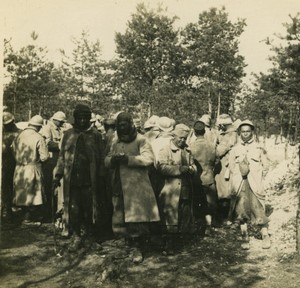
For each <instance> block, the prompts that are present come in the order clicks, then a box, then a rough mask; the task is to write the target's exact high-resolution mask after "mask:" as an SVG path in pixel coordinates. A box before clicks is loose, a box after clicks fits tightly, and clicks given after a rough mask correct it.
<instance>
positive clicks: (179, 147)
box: [157, 124, 197, 254]
mask: <svg viewBox="0 0 300 288" xmlns="http://www.w3.org/2000/svg"><path fill="white" fill-rule="evenodd" d="M189 131H190V129H189V128H188V127H187V126H186V125H184V124H178V125H176V126H175V129H174V131H173V136H174V138H173V139H172V140H170V143H169V145H166V146H164V147H162V149H161V150H160V152H159V156H158V159H157V168H158V170H159V172H160V173H161V174H162V175H163V176H164V178H165V185H164V187H163V189H162V191H161V193H160V194H159V206H160V213H161V220H162V226H163V231H164V232H165V240H166V241H165V250H166V251H165V252H166V253H170V254H171V253H173V248H174V247H173V246H174V237H173V236H174V235H172V234H173V233H189V232H190V228H191V224H192V189H193V183H192V177H191V175H192V174H194V173H195V172H196V169H197V168H196V166H195V164H194V161H193V157H192V155H191V154H190V152H189V151H187V150H186V139H187V136H188V133H189Z"/></svg>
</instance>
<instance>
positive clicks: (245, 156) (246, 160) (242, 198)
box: [229, 120, 271, 249]
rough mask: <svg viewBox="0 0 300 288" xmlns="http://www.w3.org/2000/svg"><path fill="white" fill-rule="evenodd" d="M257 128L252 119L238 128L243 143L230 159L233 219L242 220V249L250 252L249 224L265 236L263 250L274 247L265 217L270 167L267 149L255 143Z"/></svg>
mask: <svg viewBox="0 0 300 288" xmlns="http://www.w3.org/2000/svg"><path fill="white" fill-rule="evenodd" d="M254 130H255V127H254V125H253V123H252V122H251V121H250V120H245V121H242V122H241V123H240V125H239V131H240V141H239V142H238V143H237V144H236V145H235V146H234V147H233V148H232V150H231V153H230V157H229V168H230V172H231V180H230V181H231V187H232V191H231V192H232V194H233V195H234V198H233V199H234V201H232V210H233V216H235V218H236V220H237V221H239V224H240V228H241V232H242V240H243V243H242V248H243V249H249V247H250V246H249V236H248V231H247V224H248V223H250V221H251V223H252V224H256V225H257V226H258V227H259V228H260V233H261V236H262V240H263V241H262V248H264V249H268V248H270V246H271V242H270V237H269V233H268V222H269V219H268V218H267V216H266V214H265V191H264V188H263V187H264V186H263V174H264V173H265V171H266V169H267V168H268V166H269V161H268V157H267V154H266V151H265V150H264V148H263V147H262V146H261V145H260V144H259V143H258V142H257V141H256V139H255V135H254Z"/></svg>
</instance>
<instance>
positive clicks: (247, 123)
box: [239, 119, 255, 129]
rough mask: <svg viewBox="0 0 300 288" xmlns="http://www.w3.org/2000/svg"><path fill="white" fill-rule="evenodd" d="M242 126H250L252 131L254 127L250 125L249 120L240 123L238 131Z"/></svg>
mask: <svg viewBox="0 0 300 288" xmlns="http://www.w3.org/2000/svg"><path fill="white" fill-rule="evenodd" d="M244 125H248V126H250V127H252V129H254V128H255V127H254V124H253V123H252V121H250V120H248V119H247V120H244V121H242V122H241V123H240V125H239V129H240V128H241V127H242V126H244Z"/></svg>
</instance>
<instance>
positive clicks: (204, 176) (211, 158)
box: [190, 121, 218, 236]
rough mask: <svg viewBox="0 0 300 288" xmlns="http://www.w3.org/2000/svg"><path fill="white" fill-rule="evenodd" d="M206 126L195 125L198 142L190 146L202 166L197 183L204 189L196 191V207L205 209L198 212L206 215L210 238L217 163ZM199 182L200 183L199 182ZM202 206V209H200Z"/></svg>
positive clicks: (215, 202) (214, 209)
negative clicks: (206, 134) (206, 135)
mask: <svg viewBox="0 0 300 288" xmlns="http://www.w3.org/2000/svg"><path fill="white" fill-rule="evenodd" d="M205 131H206V130H205V124H204V123H203V122H202V121H196V122H195V124H194V133H195V136H196V140H195V141H194V142H192V143H191V144H190V150H191V153H192V155H193V157H194V160H195V163H198V164H199V166H200V169H198V170H200V171H198V172H200V173H199V174H200V175H199V176H198V177H199V178H200V179H196V183H199V184H198V185H200V186H201V188H202V189H199V187H196V188H198V189H197V191H195V195H197V194H198V199H199V202H200V203H199V204H200V205H198V207H195V205H194V207H195V208H196V209H198V210H200V209H203V210H204V211H198V214H199V212H200V215H201V212H202V214H204V215H205V220H206V226H207V227H206V230H205V234H206V235H207V236H210V235H211V234H212V233H213V231H214V230H213V228H212V224H213V223H212V222H213V220H215V216H216V211H217V200H218V196H217V190H216V185H215V179H214V166H215V162H216V149H215V147H214V145H213V144H212V143H210V142H208V140H207V139H206V138H205V133H206V132H205ZM197 180H198V181H197ZM202 193H203V194H204V196H205V198H206V201H202V203H201V200H202V197H201V194H202ZM199 206H200V207H199Z"/></svg>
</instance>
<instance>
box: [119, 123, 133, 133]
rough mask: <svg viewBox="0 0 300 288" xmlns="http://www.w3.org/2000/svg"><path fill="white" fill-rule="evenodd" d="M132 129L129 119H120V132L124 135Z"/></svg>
mask: <svg viewBox="0 0 300 288" xmlns="http://www.w3.org/2000/svg"><path fill="white" fill-rule="evenodd" d="M130 130H131V125H130V123H129V122H127V121H120V122H119V123H118V126H117V131H118V133H120V134H122V135H128V134H129V133H130Z"/></svg>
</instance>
